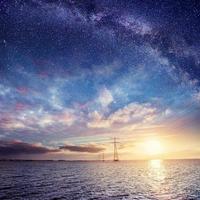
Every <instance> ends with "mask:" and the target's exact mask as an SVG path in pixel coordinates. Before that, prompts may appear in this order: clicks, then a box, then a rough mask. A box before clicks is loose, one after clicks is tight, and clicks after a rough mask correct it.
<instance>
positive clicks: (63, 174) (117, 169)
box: [0, 160, 200, 200]
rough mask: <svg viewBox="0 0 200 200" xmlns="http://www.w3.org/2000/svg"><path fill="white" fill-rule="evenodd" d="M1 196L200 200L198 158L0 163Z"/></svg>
mask: <svg viewBox="0 0 200 200" xmlns="http://www.w3.org/2000/svg"><path fill="white" fill-rule="evenodd" d="M0 199H15V200H16V199H36V200H40V199H41V200H45V199H67V200H73V199H83V200H84V199H85V200H87V199H105V200H106V199H108V200H110V199H113V200H117V199H145V200H147V199H154V200H156V199H158V200H173V199H176V200H192V199H193V200H194V199H200V160H176V161H175V160H173V161H159V160H154V161H120V162H100V161H99V162H64V161H33V162H32V161H1V162H0Z"/></svg>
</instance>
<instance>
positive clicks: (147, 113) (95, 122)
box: [87, 102, 158, 128]
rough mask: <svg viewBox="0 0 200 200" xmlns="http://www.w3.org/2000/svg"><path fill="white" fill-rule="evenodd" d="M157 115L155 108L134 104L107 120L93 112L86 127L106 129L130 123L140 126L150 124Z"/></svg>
mask: <svg viewBox="0 0 200 200" xmlns="http://www.w3.org/2000/svg"><path fill="white" fill-rule="evenodd" d="M157 114H158V111H157V108H155V107H153V106H152V105H151V104H149V103H145V104H139V103H135V102H134V103H130V104H128V105H127V106H125V107H123V108H121V109H119V110H117V111H116V112H114V113H112V114H111V115H109V116H108V117H107V118H105V117H104V116H103V115H101V114H99V113H98V112H96V111H95V112H93V113H92V114H91V121H90V122H88V124H87V125H88V127H90V128H108V127H114V126H118V125H120V126H121V125H127V124H130V123H132V124H142V123H148V122H152V121H153V120H154V119H155V118H156V117H157Z"/></svg>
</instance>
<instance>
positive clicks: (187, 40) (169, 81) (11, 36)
mask: <svg viewBox="0 0 200 200" xmlns="http://www.w3.org/2000/svg"><path fill="white" fill-rule="evenodd" d="M199 10H200V3H198V2H197V1H181V0H180V1H172V0H166V1H161V0H160V1H142V2H141V1H140V0H135V1H123V0H121V1H72V0H70V1H64V0H63V1H62V0H60V1H50V0H49V1H47V0H46V1H45V0H27V1H22V0H21V1H20V0H15V1H13V0H10V1H0V15H1V21H0V23H1V32H0V36H1V37H0V52H1V53H0V140H1V142H0V150H1V148H3V149H4V148H7V149H8V151H9V149H10V148H12V145H16V144H19V143H20V144H21V143H22V144H23V145H25V146H26V145H31V148H32V147H34V148H35V146H36V148H37V147H38V148H42V152H43V151H44V153H48V152H49V151H51V148H58V147H59V146H60V145H66V143H67V145H68V146H70V145H71V146H72V147H73V149H74V146H73V145H75V144H74V143H76V145H83V144H82V143H81V141H80V140H79V139H78V138H79V137H85V138H91V140H90V139H88V141H87V143H88V142H94V140H95V138H94V137H95V136H96V138H100V139H101V138H104V137H105V135H106V136H109V137H110V136H113V135H117V136H119V137H120V136H124V135H129V136H130V135H134V133H139V132H140V131H141V130H144V129H148V130H150V129H151V128H152V127H166V126H169V124H170V125H171V124H172V126H173V127H176V128H177V127H178V130H180V129H181V130H184V132H186V133H187V134H195V135H198V134H199V133H198V132H199V130H200V126H199V122H200V48H199V45H200V34H199V33H200V20H199V17H200V12H199ZM174 124H176V125H174ZM141 134H142V133H141ZM176 134H181V133H180V131H179V133H176ZM76 137H77V140H76V139H75V140H73V142H72V141H70V139H69V138H76ZM8 141H11V142H8ZM69 141H70V142H69ZM68 142H69V143H70V144H68ZM29 143H30V144H29ZM71 143H73V144H71ZM7 144H9V145H7ZM38 145H39V146H38ZM85 145H86V146H83V147H82V146H77V148H78V151H81V150H80V147H81V149H82V148H83V149H84V148H86V149H87V145H88V144H85ZM10 146H11V147H10ZM75 147H76V146H75ZM89 147H90V146H89ZM89 147H88V148H89ZM92 147H94V148H97V151H98V149H102V148H104V147H101V146H100V147H99V146H97V147H96V146H95V144H93V145H92ZM75 149H76V148H75ZM89 150H90V149H89ZM22 151H23V150H22ZM52 151H54V150H52ZM92 151H93V150H91V152H92ZM25 153H26V150H25ZM39 153H40V151H39ZM7 154H9V153H7ZM0 155H1V153H0Z"/></svg>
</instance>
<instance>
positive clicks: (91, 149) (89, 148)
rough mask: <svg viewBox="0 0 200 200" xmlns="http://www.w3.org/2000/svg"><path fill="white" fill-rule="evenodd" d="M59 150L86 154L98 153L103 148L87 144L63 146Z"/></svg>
mask: <svg viewBox="0 0 200 200" xmlns="http://www.w3.org/2000/svg"><path fill="white" fill-rule="evenodd" d="M60 149H63V150H68V151H72V152H83V153H84V152H86V153H98V152H101V151H103V150H104V148H103V147H101V146H97V145H94V144H89V145H68V144H66V145H64V146H61V147H60Z"/></svg>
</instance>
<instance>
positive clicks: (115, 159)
mask: <svg viewBox="0 0 200 200" xmlns="http://www.w3.org/2000/svg"><path fill="white" fill-rule="evenodd" d="M117 143H118V142H117V140H116V138H115V137H114V142H113V144H114V159H113V161H119V157H118V152H117Z"/></svg>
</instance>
